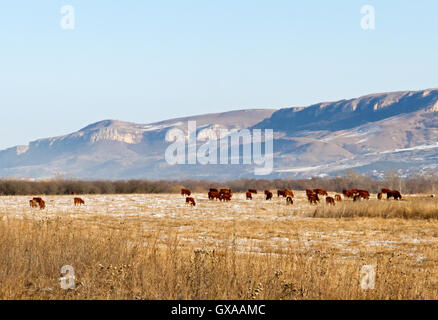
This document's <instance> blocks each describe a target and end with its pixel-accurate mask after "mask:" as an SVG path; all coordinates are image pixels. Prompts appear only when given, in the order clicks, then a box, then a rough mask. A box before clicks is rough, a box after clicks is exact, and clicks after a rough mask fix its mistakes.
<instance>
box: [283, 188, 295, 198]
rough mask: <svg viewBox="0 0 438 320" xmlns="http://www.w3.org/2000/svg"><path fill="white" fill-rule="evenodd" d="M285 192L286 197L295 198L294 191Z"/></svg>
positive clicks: (287, 190)
mask: <svg viewBox="0 0 438 320" xmlns="http://www.w3.org/2000/svg"><path fill="white" fill-rule="evenodd" d="M284 192H285V193H286V196H288V197H291V198H294V197H295V195H294V192H293V191H292V190H289V189H286V190H284Z"/></svg>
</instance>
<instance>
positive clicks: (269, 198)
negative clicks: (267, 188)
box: [266, 192, 273, 200]
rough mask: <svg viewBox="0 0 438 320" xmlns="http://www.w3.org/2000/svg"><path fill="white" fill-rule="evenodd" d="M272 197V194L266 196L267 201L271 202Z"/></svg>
mask: <svg viewBox="0 0 438 320" xmlns="http://www.w3.org/2000/svg"><path fill="white" fill-rule="evenodd" d="M272 197H273V194H272V192H268V193H267V194H266V200H271V199H272Z"/></svg>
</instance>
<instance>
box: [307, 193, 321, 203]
mask: <svg viewBox="0 0 438 320" xmlns="http://www.w3.org/2000/svg"><path fill="white" fill-rule="evenodd" d="M307 198H308V199H309V202H310V204H312V203H313V204H318V202H319V197H318V195H317V194H312V195H308V196H307Z"/></svg>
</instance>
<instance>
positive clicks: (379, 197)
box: [377, 192, 383, 200]
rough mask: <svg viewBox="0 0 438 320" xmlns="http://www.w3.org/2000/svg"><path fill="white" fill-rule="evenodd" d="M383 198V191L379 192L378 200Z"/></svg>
mask: <svg viewBox="0 0 438 320" xmlns="http://www.w3.org/2000/svg"><path fill="white" fill-rule="evenodd" d="M382 198H383V192H380V193H378V194H377V199H378V200H382Z"/></svg>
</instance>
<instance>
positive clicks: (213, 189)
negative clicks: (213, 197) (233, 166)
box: [210, 188, 219, 193]
mask: <svg viewBox="0 0 438 320" xmlns="http://www.w3.org/2000/svg"><path fill="white" fill-rule="evenodd" d="M210 192H217V193H219V191H218V190H217V189H215V188H210Z"/></svg>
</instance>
